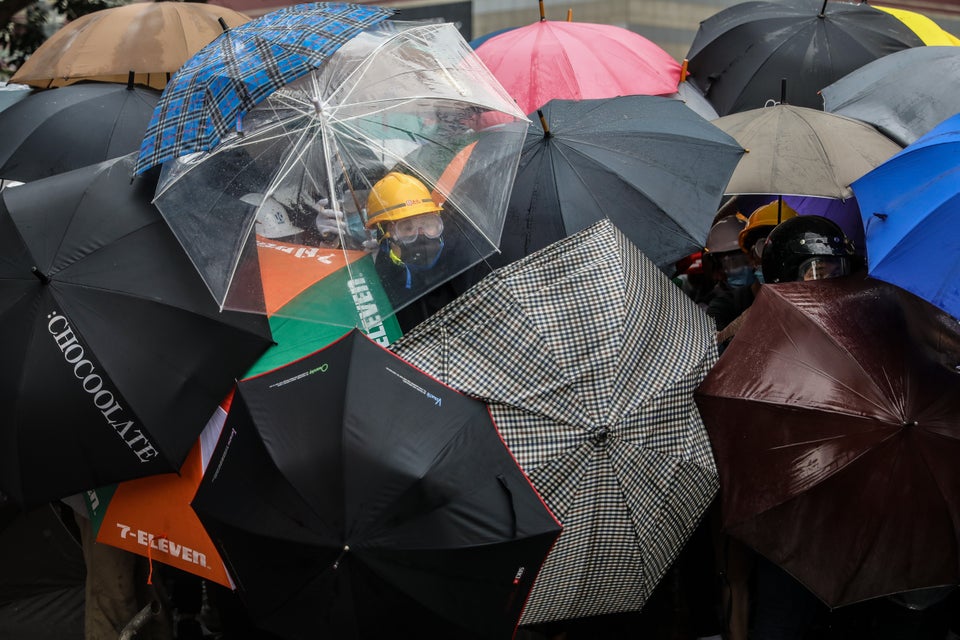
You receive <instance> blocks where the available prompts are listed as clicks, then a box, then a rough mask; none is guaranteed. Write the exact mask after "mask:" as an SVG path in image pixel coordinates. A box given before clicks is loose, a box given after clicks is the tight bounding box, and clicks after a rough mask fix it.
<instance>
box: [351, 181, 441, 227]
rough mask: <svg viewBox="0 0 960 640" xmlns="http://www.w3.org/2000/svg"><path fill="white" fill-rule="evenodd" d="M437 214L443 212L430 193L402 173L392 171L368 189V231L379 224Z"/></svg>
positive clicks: (419, 183) (421, 184) (423, 186)
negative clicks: (425, 214)
mask: <svg viewBox="0 0 960 640" xmlns="http://www.w3.org/2000/svg"><path fill="white" fill-rule="evenodd" d="M438 211H442V207H440V205H438V204H437V203H436V202H434V200H433V198H432V197H431V195H430V190H429V189H427V187H426V186H425V185H424V184H423V183H422V182H420V181H419V180H417V179H416V178H414V177H413V176H408V175H406V174H405V173H399V172H397V171H391V172H390V173H388V174H387V175H385V176H383V177H382V178H380V180H379V181H378V182H377V183H376V184H375V185H373V188H372V189H370V195H369V196H368V197H367V222H366V227H367V228H368V229H370V228H372V227H374V226H376V225H377V224H380V223H381V222H389V221H392V220H402V219H403V218H409V217H410V216H419V215H422V214H424V213H436V212H438Z"/></svg>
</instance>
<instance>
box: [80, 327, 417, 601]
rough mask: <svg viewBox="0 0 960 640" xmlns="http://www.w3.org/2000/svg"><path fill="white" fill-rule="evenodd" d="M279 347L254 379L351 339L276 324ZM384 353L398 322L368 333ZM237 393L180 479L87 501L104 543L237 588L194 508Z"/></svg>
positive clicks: (259, 364) (335, 331) (163, 478)
mask: <svg viewBox="0 0 960 640" xmlns="http://www.w3.org/2000/svg"><path fill="white" fill-rule="evenodd" d="M270 331H271V333H272V334H273V340H274V344H273V345H272V346H270V348H269V349H267V350H266V351H265V352H264V354H263V355H262V356H260V358H259V359H258V360H257V361H256V362H255V363H254V364H253V366H251V367H250V369H248V370H247V372H246V374H244V377H250V376H254V375H257V374H260V373H264V372H266V371H269V370H271V369H275V368H277V367H280V366H283V365H286V364H289V363H291V362H293V361H295V360H299V359H300V358H303V357H305V356H307V355H309V354H311V353H313V352H314V351H316V350H318V349H321V348H323V347H325V346H327V345H329V344H330V343H331V342H334V341H335V340H337V339H339V338H340V337H341V336H342V335H343V330H342V329H341V328H340V327H334V326H328V325H320V324H317V323H315V322H306V321H301V320H295V319H292V318H284V317H280V316H275V317H273V318H270ZM367 335H368V337H370V339H371V340H374V341H375V342H377V343H378V344H381V345H383V346H387V345H389V344H390V343H391V342H393V341H394V340H396V339H397V338H399V337H400V329H399V327H398V326H397V323H396V320H395V319H394V318H387V319H385V320H384V321H383V323H382V324H380V325H371V326H370V328H369V331H368V333H367ZM232 396H233V391H232V390H231V392H230V396H228V398H227V399H225V400H224V401H223V402H222V403H221V405H220V406H219V407H217V409H216V411H215V412H214V414H213V416H212V417H211V418H210V420H209V421H208V422H207V425H206V427H205V428H204V430H203V432H202V433H201V434H200V438H199V439H198V440H197V442H196V443H195V444H194V446H193V448H192V449H191V450H190V454H189V455H188V456H187V459H186V460H185V461H184V463H183V465H182V466H181V467H180V470H179V472H178V473H164V474H159V475H155V476H149V477H147V478H139V479H136V480H127V481H126V482H121V483H119V484H116V485H109V486H106V487H100V488H98V489H96V490H89V491H87V492H86V493H85V494H84V497H85V499H86V504H87V510H88V512H89V515H90V523H91V526H92V528H93V532H94V533H95V534H96V540H97V542H99V543H101V544H109V545H111V546H114V547H118V548H120V549H125V550H127V551H130V552H132V553H137V554H139V555H143V556H146V557H148V558H150V559H151V560H156V561H158V562H163V563H164V564H168V565H171V566H174V567H177V568H178V569H181V570H182V571H186V572H188V573H192V574H194V575H197V576H200V577H201V578H203V579H205V580H210V581H212V582H217V583H219V584H222V585H224V586H227V587H229V588H231V589H232V588H233V587H234V585H233V582H232V581H231V578H230V576H229V574H228V573H227V569H226V566H224V564H223V559H222V558H221V557H220V552H219V551H218V550H217V548H216V547H215V546H214V544H213V541H212V540H211V539H210V535H209V534H208V533H207V530H206V529H205V528H204V527H203V525H202V524H201V522H200V519H199V518H198V517H197V514H196V512H195V511H194V510H193V509H192V508H191V507H190V501H191V500H193V496H194V495H195V494H196V492H197V488H198V487H199V486H200V480H201V478H202V477H203V473H204V472H205V471H206V468H207V465H208V464H209V462H210V458H211V456H212V454H213V450H214V448H215V447H216V443H217V439H218V437H219V436H220V432H221V430H222V429H223V423H224V420H225V419H226V416H227V410H228V409H229V407H230V400H231V399H232Z"/></svg>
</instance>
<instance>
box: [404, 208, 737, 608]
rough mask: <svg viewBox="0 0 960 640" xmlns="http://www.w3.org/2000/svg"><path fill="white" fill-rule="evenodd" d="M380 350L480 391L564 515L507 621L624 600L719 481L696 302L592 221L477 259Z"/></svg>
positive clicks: (668, 555) (706, 329)
mask: <svg viewBox="0 0 960 640" xmlns="http://www.w3.org/2000/svg"><path fill="white" fill-rule="evenodd" d="M392 349H393V350H394V351H395V352H396V353H397V354H398V355H400V356H401V357H403V358H405V359H406V360H408V361H409V362H411V363H413V364H414V365H416V366H418V367H420V368H422V369H424V370H426V371H427V372H428V373H430V374H431V375H434V376H436V377H438V378H439V379H441V380H443V381H444V382H446V383H447V384H449V385H451V386H452V387H454V388H455V389H457V390H459V391H461V392H464V393H466V394H468V395H472V396H475V397H477V398H480V399H482V400H484V401H486V402H487V403H488V404H489V406H490V410H491V413H492V414H493V417H494V419H495V421H496V423H497V425H498V426H499V428H500V431H501V434H502V436H503V439H504V440H505V442H506V443H507V445H508V446H509V447H510V449H511V450H512V451H513V453H514V455H515V456H516V458H517V460H518V462H519V463H520V466H521V467H522V468H523V469H524V471H525V472H526V473H527V474H528V476H529V477H530V479H531V481H532V482H533V485H534V486H535V487H536V488H537V490H538V491H539V492H540V494H541V495H542V497H543V499H544V501H545V502H546V504H547V505H548V506H549V507H550V508H551V509H552V510H553V512H554V514H555V515H556V517H557V518H558V519H559V520H560V522H561V523H562V524H563V526H564V532H563V533H562V534H561V536H560V539H559V540H558V541H557V544H556V545H555V546H554V548H553V550H552V551H551V553H550V555H549V556H548V558H547V561H546V563H545V564H544V566H543V569H542V570H541V572H540V575H539V577H538V578H537V582H536V584H535V586H534V589H533V592H532V593H531V596H530V599H529V601H528V603H527V607H526V609H525V611H524V614H523V617H522V618H521V624H535V623H542V622H549V621H556V620H564V619H571V618H580V617H587V616H595V615H602V614H608V613H614V612H621V611H636V610H639V609H641V608H642V607H643V605H644V603H645V601H646V600H647V598H648V597H649V595H650V593H651V591H652V590H653V588H654V586H656V584H657V582H658V581H659V580H660V578H661V577H662V576H663V574H664V573H665V571H666V570H667V569H668V568H669V566H670V564H671V563H672V562H673V560H674V559H675V557H676V555H677V553H678V552H679V551H680V549H681V548H682V547H683V545H684V543H685V542H686V540H687V539H688V537H689V535H690V534H691V532H692V531H693V529H694V527H695V526H696V524H697V522H698V521H699V519H700V517H701V516H702V514H703V512H704V510H705V508H706V507H707V505H708V504H709V503H710V501H711V500H712V498H713V497H714V495H715V494H716V491H717V487H718V481H717V472H716V466H715V464H714V460H713V454H712V451H711V449H710V444H709V440H708V438H707V435H706V432H705V430H704V427H703V423H702V421H701V419H700V414H699V412H698V410H697V408H696V405H695V404H694V401H693V390H694V388H695V387H696V386H697V385H698V384H699V382H700V381H701V380H702V379H703V378H704V376H706V374H707V372H708V371H709V369H710V368H711V367H712V366H713V364H714V363H715V362H716V360H717V348H716V344H715V340H714V329H713V327H712V325H711V322H710V320H709V319H708V318H707V316H706V315H705V314H704V313H703V312H702V311H701V310H700V309H699V308H698V307H697V306H696V305H695V304H694V303H693V302H692V301H690V300H689V299H688V298H687V297H686V296H685V295H684V294H683V293H682V292H681V290H680V289H679V288H678V287H677V286H676V285H674V284H673V283H672V282H671V281H670V280H669V279H667V278H666V276H664V275H663V273H661V272H660V271H659V270H658V269H657V268H656V267H655V266H654V264H653V263H652V262H650V261H649V260H648V259H647V258H646V257H645V256H644V255H643V254H642V253H641V252H640V251H639V250H638V249H637V248H636V247H635V246H634V245H633V244H632V243H630V241H629V240H627V239H626V237H625V236H623V235H622V234H621V233H620V231H619V230H618V229H617V228H616V227H615V226H613V224H612V223H610V222H609V221H607V220H604V221H601V222H598V223H596V224H595V225H593V226H591V227H589V228H587V229H586V230H584V231H582V232H580V233H578V234H575V235H572V236H570V237H568V238H566V239H564V240H561V241H559V242H557V243H554V244H552V245H550V246H548V247H546V248H545V249H543V250H541V251H539V252H537V253H534V254H532V255H530V256H528V257H527V258H524V259H522V260H520V261H518V262H515V263H512V264H510V265H507V266H506V267H503V268H501V269H499V270H496V271H494V272H492V273H491V274H490V275H489V276H487V277H486V278H484V279H483V280H482V281H480V282H479V283H478V284H477V285H475V286H474V287H472V288H471V289H470V290H468V291H467V292H465V293H464V294H463V295H461V296H460V297H459V298H457V299H456V300H454V301H453V302H452V303H451V304H450V305H448V306H447V307H445V308H444V309H443V310H441V311H440V312H439V313H437V314H435V315H434V316H432V317H431V318H429V319H428V320H427V321H426V322H424V323H423V324H421V325H419V326H417V327H416V328H415V329H414V330H413V331H412V332H411V333H409V334H408V335H406V336H404V337H403V338H401V339H400V340H399V341H398V342H396V343H395V344H394V345H393V346H392Z"/></svg>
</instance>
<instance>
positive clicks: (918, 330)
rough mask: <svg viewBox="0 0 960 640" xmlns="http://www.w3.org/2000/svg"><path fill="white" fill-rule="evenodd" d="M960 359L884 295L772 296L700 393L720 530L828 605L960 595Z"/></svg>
mask: <svg viewBox="0 0 960 640" xmlns="http://www.w3.org/2000/svg"><path fill="white" fill-rule="evenodd" d="M958 362H960V332H958V327H957V322H956V320H955V319H953V318H950V317H949V316H947V315H946V314H942V313H938V312H937V310H936V309H934V308H933V307H931V306H930V305H929V304H928V303H926V302H923V301H922V300H920V299H919V298H916V297H915V296H912V295H910V294H908V293H906V292H903V291H900V290H898V289H897V288H896V287H893V286H891V285H888V284H886V283H883V282H880V281H877V280H872V279H869V278H863V277H858V276H848V277H845V278H836V279H832V280H825V281H820V282H799V283H787V284H781V285H768V286H764V287H763V288H762V289H761V290H760V294H759V295H758V296H757V299H756V301H754V303H753V305H752V306H751V308H750V314H749V316H748V318H747V320H746V321H745V322H744V324H743V326H742V327H741V329H740V331H738V333H737V335H736V337H735V338H734V339H733V341H732V342H731V343H730V346H729V347H727V349H726V351H724V353H723V357H721V358H720V361H719V362H718V363H717V365H716V366H715V367H714V368H713V369H712V370H711V371H710V373H709V374H708V375H707V377H706V379H704V381H703V383H702V384H701V385H700V387H699V388H698V389H697V392H696V398H697V405H698V406H699V407H700V413H701V414H702V416H703V420H704V422H705V423H706V425H707V430H708V431H709V433H710V441H711V442H712V444H713V450H714V454H715V456H716V460H717V467H718V469H719V472H720V485H721V487H720V496H721V510H722V519H723V524H724V527H725V528H726V529H727V530H728V531H729V532H730V534H731V535H733V536H735V537H737V538H740V539H741V540H743V541H744V542H746V543H747V544H748V545H750V546H752V547H753V548H754V549H756V550H757V551H759V552H760V553H761V554H763V555H764V556H766V557H768V558H769V559H771V560H772V561H774V562H776V563H778V564H779V565H780V566H781V567H783V568H784V569H785V570H786V571H787V572H789V573H790V574H792V575H793V576H794V577H795V578H796V579H798V580H799V581H800V582H802V583H803V584H804V585H806V587H807V588H808V589H810V591H812V592H813V593H814V594H816V595H817V596H818V597H819V598H820V599H822V600H823V601H824V602H825V603H826V604H827V605H828V606H830V607H838V606H842V605H845V604H850V603H853V602H858V601H860V600H865V599H868V598H874V597H878V596H883V595H888V594H891V593H895V592H900V591H907V590H912V589H919V588H923V587H930V586H940V585H953V584H957V582H958V580H960V550H958V543H957V541H958V539H960V531H958V530H957V523H958V522H960V477H958V476H957V471H956V459H957V456H958V455H960V421H958V416H960V378H958V377H957V363H958Z"/></svg>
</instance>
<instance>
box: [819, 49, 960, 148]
mask: <svg viewBox="0 0 960 640" xmlns="http://www.w3.org/2000/svg"><path fill="white" fill-rule="evenodd" d="M821 93H822V94H823V109H824V111H829V112H830V113H836V114H839V115H842V116H847V117H848V118H856V119H857V120H862V121H864V122H869V123H870V124H872V125H873V126H875V127H876V128H877V129H879V130H880V131H882V132H883V133H885V134H886V135H887V136H888V137H890V138H891V139H892V140H895V141H896V142H898V143H899V144H900V145H902V146H906V145H908V144H912V143H914V142H916V141H917V139H918V138H919V137H920V136H922V135H924V134H926V133H929V132H930V131H931V130H932V129H933V128H934V127H935V126H936V125H938V124H940V123H941V122H943V121H944V120H946V119H947V118H949V117H950V116H952V115H954V114H955V113H956V112H957V109H958V105H960V47H955V46H951V47H946V46H941V47H916V48H913V49H906V50H904V51H898V52H896V53H892V54H890V55H889V56H884V57H883V58H880V59H879V60H875V61H873V62H871V63H870V64H867V65H864V66H863V67H860V68H859V69H857V70H855V71H852V72H850V73H849V74H847V75H846V76H844V77H842V78H840V79H839V80H837V81H836V82H834V83H832V84H830V85H828V86H826V87H824V88H823V90H822V91H821Z"/></svg>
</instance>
